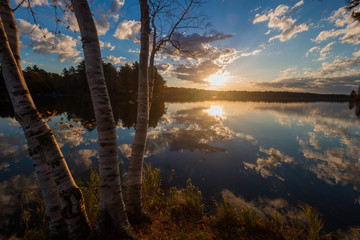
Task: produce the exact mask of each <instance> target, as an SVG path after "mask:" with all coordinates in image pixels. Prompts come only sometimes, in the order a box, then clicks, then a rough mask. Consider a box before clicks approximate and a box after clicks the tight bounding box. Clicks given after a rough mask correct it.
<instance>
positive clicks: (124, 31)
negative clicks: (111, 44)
mask: <svg viewBox="0 0 360 240" xmlns="http://www.w3.org/2000/svg"><path fill="white" fill-rule="evenodd" d="M139 32H140V22H139V21H135V20H130V21H128V20H124V21H122V22H120V23H119V25H118V26H117V28H116V30H115V33H114V35H113V36H114V37H116V38H117V39H120V40H138V39H139Z"/></svg>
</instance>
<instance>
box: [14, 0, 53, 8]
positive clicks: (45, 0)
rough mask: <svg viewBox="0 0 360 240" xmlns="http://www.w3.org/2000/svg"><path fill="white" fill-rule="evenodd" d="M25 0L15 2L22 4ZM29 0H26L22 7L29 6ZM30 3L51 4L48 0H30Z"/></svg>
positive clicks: (32, 4) (34, 4)
mask: <svg viewBox="0 0 360 240" xmlns="http://www.w3.org/2000/svg"><path fill="white" fill-rule="evenodd" d="M22 1H23V0H15V3H16V4H20V3H21V2H22ZM28 1H29V0H26V1H25V2H24V3H23V4H22V5H21V6H22V7H27V6H28ZM30 4H31V6H32V7H34V6H36V5H38V6H41V5H49V1H48V0H30Z"/></svg>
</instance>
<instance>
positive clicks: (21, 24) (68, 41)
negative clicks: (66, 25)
mask: <svg viewBox="0 0 360 240" xmlns="http://www.w3.org/2000/svg"><path fill="white" fill-rule="evenodd" d="M17 22H18V29H19V33H20V35H21V36H28V37H30V39H31V40H32V42H31V43H30V46H31V47H32V49H33V50H34V52H35V53H39V54H42V55H48V54H51V53H55V54H58V59H59V61H60V62H64V61H65V60H67V59H71V58H74V57H77V56H79V54H80V51H79V50H78V49H77V43H78V39H74V38H72V37H70V36H68V35H64V34H59V35H53V34H52V33H49V31H48V30H47V28H43V29H40V28H39V27H38V26H37V25H34V24H31V23H29V22H27V21H25V20H23V19H17Z"/></svg>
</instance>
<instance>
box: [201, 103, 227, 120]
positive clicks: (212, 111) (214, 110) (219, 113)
mask: <svg viewBox="0 0 360 240" xmlns="http://www.w3.org/2000/svg"><path fill="white" fill-rule="evenodd" d="M204 112H206V113H207V114H208V115H209V116H211V117H215V118H218V119H224V118H225V113H224V111H223V109H222V107H221V106H218V105H211V106H210V108H208V109H206V110H204Z"/></svg>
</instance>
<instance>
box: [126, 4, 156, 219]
mask: <svg viewBox="0 0 360 240" xmlns="http://www.w3.org/2000/svg"><path fill="white" fill-rule="evenodd" d="M139 2H140V10H141V49H140V59H139V88H138V111H137V119H136V130H135V137H134V142H133V144H132V152H131V159H130V164H129V171H128V175H127V182H126V183H127V185H126V210H127V213H128V216H129V220H130V221H131V222H133V223H135V224H137V223H141V222H148V221H150V219H149V217H148V216H147V215H146V214H145V212H144V209H143V206H142V201H141V183H142V169H143V161H144V152H145V145H146V137H147V130H148V121H149V89H148V59H149V38H150V31H151V30H150V19H149V6H148V4H147V1H146V0H139Z"/></svg>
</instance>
